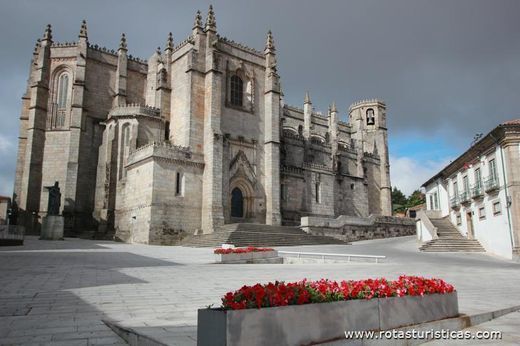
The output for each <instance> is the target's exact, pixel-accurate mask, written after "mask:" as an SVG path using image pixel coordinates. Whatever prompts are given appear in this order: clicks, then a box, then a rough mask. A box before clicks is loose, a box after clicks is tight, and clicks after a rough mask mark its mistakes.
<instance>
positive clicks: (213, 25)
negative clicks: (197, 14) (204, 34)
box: [205, 5, 217, 31]
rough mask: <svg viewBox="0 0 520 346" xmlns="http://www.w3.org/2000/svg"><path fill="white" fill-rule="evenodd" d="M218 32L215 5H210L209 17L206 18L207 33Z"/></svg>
mask: <svg viewBox="0 0 520 346" xmlns="http://www.w3.org/2000/svg"><path fill="white" fill-rule="evenodd" d="M208 30H211V31H217V21H216V19H215V12H213V5H209V10H208V16H207V17H206V28H205V31H208Z"/></svg>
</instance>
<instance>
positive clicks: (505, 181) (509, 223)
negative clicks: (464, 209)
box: [497, 143, 515, 251]
mask: <svg viewBox="0 0 520 346" xmlns="http://www.w3.org/2000/svg"><path fill="white" fill-rule="evenodd" d="M497 144H498V143H497ZM498 147H499V148H500V159H501V161H502V177H503V179H504V192H505V195H506V209H507V224H508V226H509V237H510V239H511V251H513V250H514V249H515V239H514V237H513V229H512V227H511V211H510V209H511V208H510V206H511V205H510V204H509V195H508V193H507V179H506V168H505V164H504V151H503V149H502V146H501V145H499V146H498Z"/></svg>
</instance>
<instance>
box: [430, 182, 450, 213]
mask: <svg viewBox="0 0 520 346" xmlns="http://www.w3.org/2000/svg"><path fill="white" fill-rule="evenodd" d="M434 202H435V201H434ZM434 204H435V203H434ZM449 204H450V201H448V208H449ZM437 208H439V209H438V210H439V211H440V215H441V217H442V207H441V190H440V189H439V179H437Z"/></svg>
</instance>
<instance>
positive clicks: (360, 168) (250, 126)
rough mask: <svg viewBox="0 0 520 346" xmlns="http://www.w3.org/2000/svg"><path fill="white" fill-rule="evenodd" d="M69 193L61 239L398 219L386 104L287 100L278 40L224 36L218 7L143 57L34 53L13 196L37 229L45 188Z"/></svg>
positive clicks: (92, 48)
mask: <svg viewBox="0 0 520 346" xmlns="http://www.w3.org/2000/svg"><path fill="white" fill-rule="evenodd" d="M55 181H58V182H59V184H60V186H63V190H62V191H63V193H62V201H61V210H60V214H62V215H63V216H64V219H65V232H66V235H84V234H85V233H87V234H88V235H90V236H99V237H106V238H112V237H114V236H115V237H116V238H117V239H120V240H123V241H127V242H136V243H151V244H170V243H174V242H175V241H176V239H178V238H180V237H182V235H183V234H186V233H194V232H200V233H211V232H214V231H218V229H219V227H221V226H223V225H224V224H228V223H236V222H253V223H262V224H269V225H298V224H299V223H300V219H301V218H302V217H306V216H311V217H329V218H331V217H332V218H333V217H337V216H340V215H348V216H355V217H368V216H369V215H390V214H391V199H390V173H389V163H388V144H387V129H386V105H385V103H384V102H382V101H380V100H364V101H360V102H357V103H355V104H353V105H351V106H350V108H349V112H348V121H347V122H343V121H341V120H340V113H339V111H338V109H337V107H336V104H335V103H333V104H332V105H331V107H329V110H328V112H327V113H326V114H322V113H320V112H317V111H316V110H315V109H314V108H313V107H312V101H311V98H310V95H309V94H308V93H307V94H306V95H305V99H304V104H303V108H299V107H294V106H289V105H286V104H285V103H284V100H283V92H282V90H281V87H280V75H279V74H278V71H277V62H276V48H275V43H274V39H273V35H272V33H271V32H269V33H268V34H267V40H266V45H265V49H264V51H257V50H255V49H252V48H249V47H246V46H244V45H242V44H239V43H236V42H234V41H232V40H229V39H227V38H225V37H222V36H220V35H219V34H218V32H217V24H216V17H215V13H214V11H213V8H212V7H210V9H209V11H208V14H207V16H206V19H205V22H204V23H203V19H202V16H201V14H200V12H197V14H196V16H195V21H194V24H193V28H192V34H191V35H190V36H189V37H187V38H186V39H185V40H184V41H182V42H180V43H178V44H174V39H173V36H172V34H171V33H170V34H169V35H168V36H167V40H166V45H165V47H164V48H163V49H160V48H158V49H157V51H156V52H154V53H153V54H152V55H151V57H150V58H149V59H148V60H147V61H144V60H141V59H138V58H135V57H132V56H131V55H129V54H128V42H127V38H126V36H125V35H124V34H123V35H122V36H121V41H120V44H119V47H118V49H117V50H109V49H106V48H102V47H99V46H98V45H95V44H92V43H90V42H89V39H88V35H87V25H86V23H85V22H83V23H82V25H81V29H80V34H79V38H78V41H77V42H73V43H57V42H54V41H53V36H52V31H51V27H50V26H48V27H47V29H46V30H45V33H44V36H43V38H42V39H41V40H38V41H37V43H36V47H35V50H34V53H33V56H32V60H31V65H30V74H29V80H28V86H27V91H26V93H25V95H24V96H23V102H22V111H21V116H20V140H19V147H18V162H17V174H16V181H15V189H14V196H13V197H14V198H13V201H14V202H15V203H16V204H17V206H18V207H19V209H20V216H19V223H21V224H23V225H25V226H26V227H27V229H28V230H29V231H32V232H36V231H38V227H39V225H40V224H41V219H42V217H44V216H46V214H47V210H46V208H47V193H46V190H45V186H49V185H52V184H53V183H54V182H55Z"/></svg>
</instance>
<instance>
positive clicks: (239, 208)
mask: <svg viewBox="0 0 520 346" xmlns="http://www.w3.org/2000/svg"><path fill="white" fill-rule="evenodd" d="M231 217H240V218H243V217H244V195H243V194H242V190H240V189H239V188H238V187H235V188H234V189H233V191H231Z"/></svg>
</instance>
